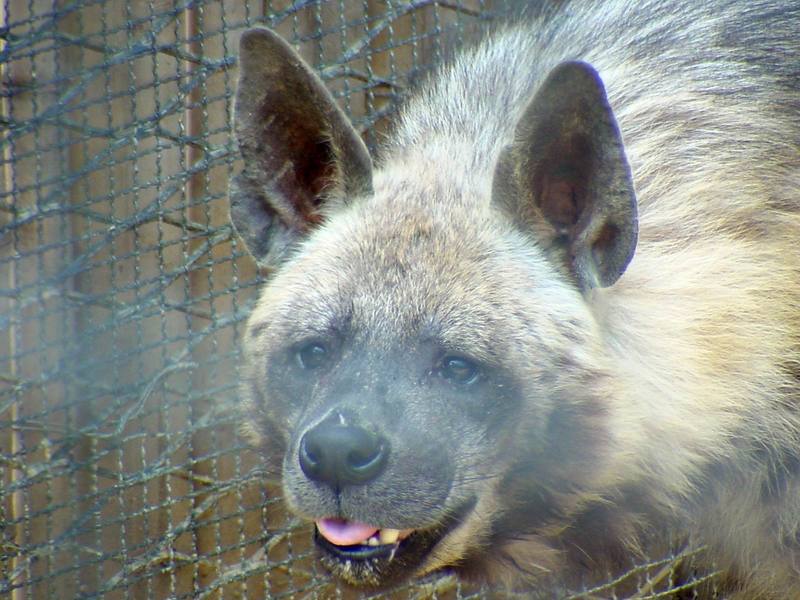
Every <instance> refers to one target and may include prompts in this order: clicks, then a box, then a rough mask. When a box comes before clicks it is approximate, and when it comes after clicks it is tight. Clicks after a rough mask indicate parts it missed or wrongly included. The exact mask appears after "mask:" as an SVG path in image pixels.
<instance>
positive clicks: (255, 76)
mask: <svg viewBox="0 0 800 600" xmlns="http://www.w3.org/2000/svg"><path fill="white" fill-rule="evenodd" d="M234 126H235V129H236V137H237V139H238V142H239V149H240V151H241V153H242V158H243V159H244V169H243V170H242V172H241V174H239V175H238V176H236V177H235V178H233V179H232V180H231V185H230V190H229V200H230V212H231V222H232V223H233V226H234V227H235V229H236V232H237V233H238V234H239V236H240V237H241V238H242V240H243V241H244V242H245V244H246V245H247V248H248V250H249V251H250V253H251V254H252V255H253V257H254V258H255V259H256V261H257V262H258V264H259V266H260V267H262V268H263V267H273V266H276V265H277V264H279V263H280V262H281V261H282V260H283V258H284V257H285V254H286V250H287V249H288V248H289V247H290V246H291V245H292V244H293V243H294V242H296V241H297V240H299V239H301V238H302V237H304V236H305V235H306V234H308V233H309V231H311V230H312V229H313V228H314V227H315V226H316V225H318V224H319V223H320V222H321V221H322V212H321V209H322V205H323V204H324V203H325V202H326V201H327V200H329V199H332V198H337V199H344V198H347V197H353V196H361V195H367V194H369V193H370V192H371V190H372V161H371V160H370V157H369V152H368V151H367V148H366V146H365V145H364V142H363V141H362V140H361V138H360V137H359V135H358V133H357V132H356V130H355V129H354V128H353V126H352V125H351V124H350V122H349V121H348V119H347V117H346V116H345V115H344V113H343V112H342V111H341V109H340V108H339V107H338V106H337V105H336V102H335V101H334V99H333V98H332V97H331V95H330V93H329V92H328V90H327V89H326V88H325V86H324V84H323V83H322V81H320V79H319V77H317V76H316V75H315V74H314V72H313V71H312V70H311V68H310V67H309V66H308V65H307V64H306V63H305V61H303V59H302V58H301V57H300V56H299V55H298V54H297V52H295V51H294V49H292V47H291V46H290V45H289V44H288V43H287V42H285V41H284V40H283V39H282V38H280V37H279V36H278V35H277V34H275V33H273V32H272V31H270V30H268V29H263V28H255V29H250V30H248V31H246V32H244V34H243V35H242V38H241V42H240V45H239V85H238V88H237V90H236V104H235V120H234Z"/></svg>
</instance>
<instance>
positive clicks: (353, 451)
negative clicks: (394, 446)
mask: <svg viewBox="0 0 800 600" xmlns="http://www.w3.org/2000/svg"><path fill="white" fill-rule="evenodd" d="M388 456H389V445H388V443H387V442H386V441H385V440H383V439H382V438H381V437H380V436H377V435H375V434H373V433H370V432H369V431H367V430H366V429H363V428H361V427H355V426H353V425H343V424H341V423H338V422H331V421H323V422H322V423H320V424H319V425H317V426H316V427H314V428H313V429H311V430H310V431H307V432H306V434H305V435H304V436H303V438H302V439H301V440H300V468H302V469H303V473H305V474H306V476H308V477H309V478H310V479H314V480H315V481H320V482H323V483H327V484H330V485H332V486H333V487H335V488H337V489H340V488H342V487H343V486H346V485H363V484H365V483H369V482H370V481H372V480H373V479H375V478H376V477H377V476H378V475H380V474H381V472H382V471H383V469H384V467H385V466H386V459H387V458H388Z"/></svg>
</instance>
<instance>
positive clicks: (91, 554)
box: [0, 0, 674, 600]
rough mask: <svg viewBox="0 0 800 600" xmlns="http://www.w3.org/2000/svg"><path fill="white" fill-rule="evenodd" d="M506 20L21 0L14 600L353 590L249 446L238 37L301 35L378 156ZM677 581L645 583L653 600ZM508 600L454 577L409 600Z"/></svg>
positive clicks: (468, 1) (5, 476) (0, 272)
mask: <svg viewBox="0 0 800 600" xmlns="http://www.w3.org/2000/svg"><path fill="white" fill-rule="evenodd" d="M502 9H503V7H502V6H500V5H499V4H498V3H493V5H492V6H489V5H487V4H486V3H485V2H483V1H482V0H453V1H450V0H439V1H434V0H415V1H412V2H407V1H403V2H400V1H398V0H363V1H359V2H354V1H353V2H351V1H349V0H348V1H347V2H345V1H343V0H342V1H330V2H320V1H318V0H317V1H315V0H296V1H295V2H293V3H292V2H288V1H275V2H270V1H265V2H233V1H222V2H220V1H215V2H214V1H202V0H198V1H184V2H181V1H178V0H150V1H145V0H141V1H139V0H137V1H133V2H122V1H119V0H77V1H71V0H59V1H56V2H52V1H49V2H46V1H44V0H5V2H3V3H2V4H0V25H2V29H0V31H1V32H2V35H0V48H1V53H2V61H1V63H2V65H1V66H2V93H1V94H0V123H1V124H2V131H3V136H2V145H1V146H0V148H1V149H2V150H1V151H2V156H0V165H1V166H2V172H1V173H0V177H1V179H0V182H1V183H0V277H1V278H2V282H1V283H0V469H1V470H2V480H1V481H0V485H2V487H1V488H0V595H2V596H3V597H8V598H12V599H14V600H21V599H23V598H24V599H28V598H101V597H102V598H123V597H133V598H190V597H191V598H240V597H242V598H244V597H246V598H265V597H270V598H278V597H287V596H288V597H323V598H325V597H349V595H350V594H349V593H346V592H342V591H340V590H338V589H337V588H336V587H335V586H334V585H333V584H331V583H330V582H329V580H328V579H327V578H326V577H325V575H324V574H323V573H322V572H319V571H318V570H317V568H316V567H315V566H314V562H313V561H312V560H310V554H311V547H310V536H309V531H308V529H307V527H302V526H299V524H298V523H296V522H295V521H293V520H292V519H291V518H290V517H288V516H287V515H286V514H285V513H284V512H283V510H282V509H281V507H280V505H279V504H278V503H277V500H276V498H277V490H276V489H274V488H273V487H270V485H268V484H266V483H265V482H264V481H263V478H262V476H263V473H262V471H261V470H260V464H259V461H258V458H257V457H256V456H254V455H253V454H251V453H250V452H249V451H248V450H247V449H246V448H244V447H243V445H242V443H241V442H240V441H239V440H238V438H237V436H236V422H235V421H236V419H235V411H234V410H232V407H233V406H234V402H235V397H236V381H237V365H238V363H239V355H238V353H237V338H238V336H239V334H240V333H241V330H242V326H243V321H244V319H245V318H246V316H247V314H248V310H249V308H250V305H251V303H252V301H253V299H254V295H255V291H256V288H257V286H258V284H259V277H258V275H257V273H256V271H255V269H254V265H253V263H252V261H251V260H250V259H249V257H248V256H246V255H245V253H244V249H243V247H242V245H241V244H238V243H237V241H236V239H235V238H234V236H233V235H232V232H231V228H230V226H229V224H228V222H227V204H226V190H227V181H228V179H229V176H230V175H231V174H232V173H233V172H234V171H235V170H236V169H237V165H236V160H237V157H236V152H235V149H234V147H233V146H232V142H231V138H230V131H229V122H230V97H231V93H232V90H233V84H234V81H235V75H236V68H235V66H236V62H235V49H236V44H237V41H238V36H239V35H240V33H241V31H242V30H243V29H244V28H245V27H247V26H251V25H255V24H259V23H260V24H267V25H269V26H271V27H273V28H275V29H277V30H278V31H279V32H280V33H281V34H283V35H284V36H285V37H286V38H287V39H289V40H292V41H293V42H294V43H295V44H296V45H297V47H299V48H300V49H301V51H302V52H303V54H304V55H305V56H306V57H307V58H308V60H309V62H311V63H312V64H314V65H315V66H316V67H317V68H318V69H319V70H320V72H321V74H322V76H323V78H324V80H325V81H326V82H327V83H328V85H330V87H331V89H332V90H333V91H334V95H335V96H336V97H337V98H339V99H340V100H341V102H342V105H343V107H344V108H345V109H346V111H347V112H348V114H350V116H351V117H352V118H353V120H354V122H355V124H356V126H357V127H358V128H359V129H360V130H361V131H362V132H363V133H364V135H365V139H366V140H367V142H368V143H369V144H370V145H375V142H376V138H377V136H379V135H381V133H382V132H383V131H385V126H386V120H387V117H388V116H390V115H391V113H392V111H393V110H394V107H395V105H396V100H397V99H398V97H399V96H400V95H402V92H403V90H404V89H405V88H406V87H407V85H408V83H409V81H411V80H413V79H414V78H415V77H416V76H417V75H418V74H419V73H421V72H423V71H425V70H426V69H427V68H428V67H429V66H430V65H432V64H435V63H436V62H438V61H439V60H440V59H441V57H442V55H443V54H445V53H446V52H447V51H448V48H449V47H450V46H451V45H452V44H451V42H452V41H454V40H458V39H460V38H463V37H464V35H465V33H466V32H467V31H468V30H470V29H474V28H480V27H483V26H485V24H486V23H487V22H490V21H491V20H492V19H493V18H495V16H496V15H497V14H499V12H502ZM673 565H674V561H672V560H669V559H668V560H665V561H660V562H655V563H651V564H648V565H643V566H642V567H640V568H639V569H638V570H635V571H634V572H632V574H629V577H633V578H634V579H635V581H636V582H637V583H636V585H635V586H634V587H635V588H637V589H639V590H640V592H642V595H641V597H653V594H657V593H659V592H658V591H659V590H664V589H666V588H667V587H669V586H670V585H672V583H671V581H672V575H671V574H672V572H673V568H672V566H673ZM659 578H660V579H659ZM612 590H613V587H608V588H605V591H603V590H599V591H597V592H596V596H595V597H609V596H612V595H613V594H612ZM487 594H488V592H486V591H481V590H473V591H468V590H467V589H466V588H463V589H462V588H461V587H459V586H458V585H457V584H455V583H454V582H453V581H452V580H450V579H440V580H433V581H429V582H427V583H426V584H424V585H417V586H414V587H409V588H406V589H403V590H399V591H397V592H394V593H393V594H392V595H391V597H397V598H406V597H418V596H438V597H469V596H470V595H473V596H485V595H487ZM659 597H660V596H659Z"/></svg>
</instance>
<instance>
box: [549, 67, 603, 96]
mask: <svg viewBox="0 0 800 600" xmlns="http://www.w3.org/2000/svg"><path fill="white" fill-rule="evenodd" d="M549 79H550V81H551V82H552V83H555V84H556V85H564V84H573V85H575V84H578V85H581V86H586V87H595V88H596V87H600V88H601V89H603V80H602V79H601V78H600V73H598V72H597V69H595V68H594V67H593V66H592V65H590V64H589V63H587V62H583V61H581V60H568V61H565V62H562V63H559V64H558V65H556V66H555V68H554V69H553V70H552V71H550V75H549Z"/></svg>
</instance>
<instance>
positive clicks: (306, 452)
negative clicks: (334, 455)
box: [300, 434, 322, 479]
mask: <svg viewBox="0 0 800 600" xmlns="http://www.w3.org/2000/svg"><path fill="white" fill-rule="evenodd" d="M321 462H322V450H321V448H320V447H319V445H318V444H317V443H315V442H314V441H313V439H311V440H310V439H309V436H308V434H306V435H304V436H303V438H302V439H301V440H300V468H301V469H302V470H303V473H305V474H306V475H307V476H308V477H311V478H312V479H316V478H317V477H318V476H319V471H320V467H321Z"/></svg>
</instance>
